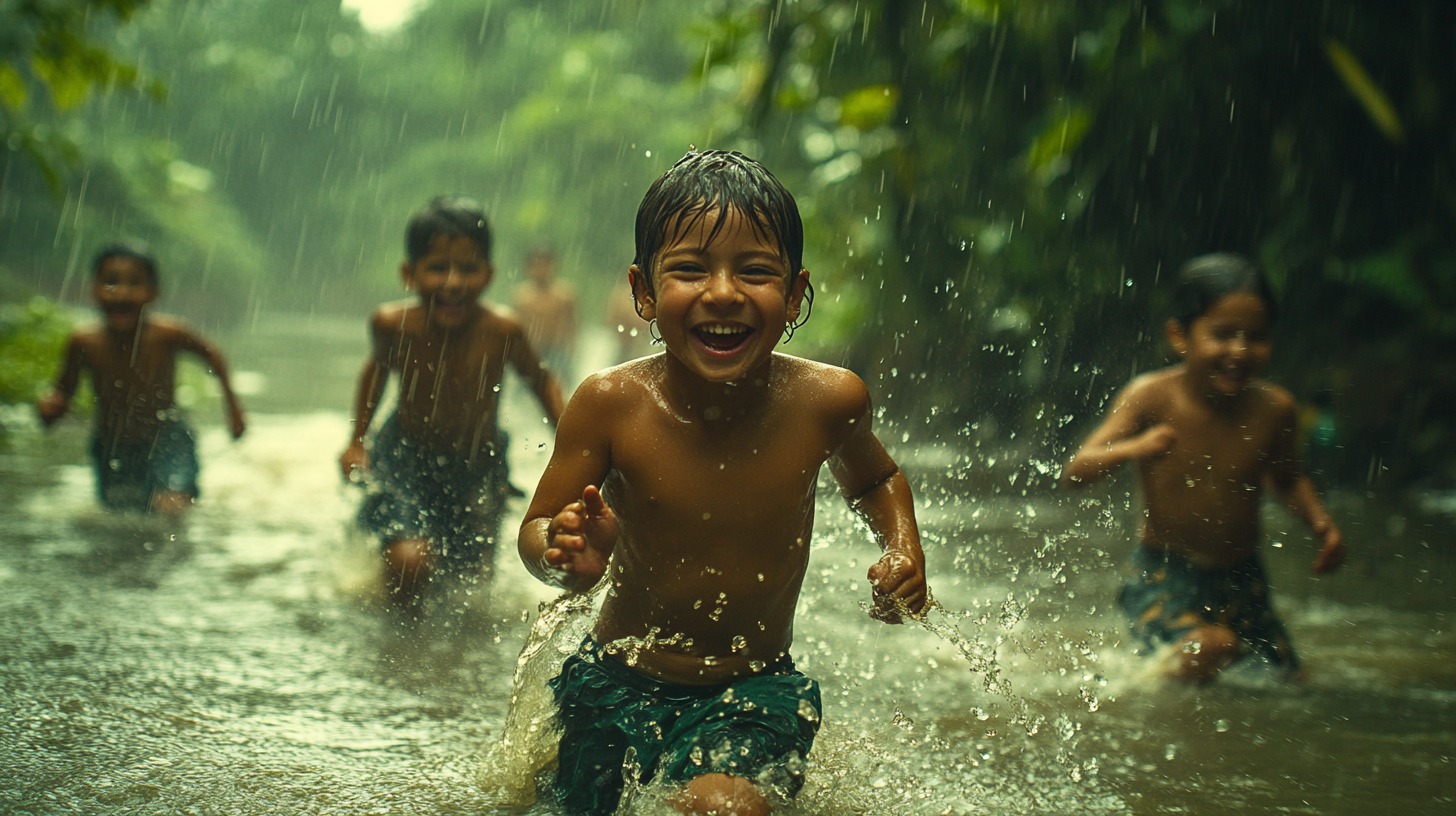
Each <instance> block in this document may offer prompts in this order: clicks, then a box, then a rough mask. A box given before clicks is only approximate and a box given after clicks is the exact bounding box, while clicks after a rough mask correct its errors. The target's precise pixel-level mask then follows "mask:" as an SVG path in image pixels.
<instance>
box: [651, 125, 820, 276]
mask: <svg viewBox="0 0 1456 816" xmlns="http://www.w3.org/2000/svg"><path fill="white" fill-rule="evenodd" d="M715 209H716V210H717V211H718V212H717V216H716V219H717V220H715V221H714V223H713V225H712V228H711V230H710V231H709V233H708V240H710V241H711V240H712V239H713V238H714V237H715V236H717V234H718V233H719V232H720V231H721V230H722V229H723V225H724V224H725V223H727V220H728V215H729V213H730V211H734V210H736V211H738V212H740V213H742V214H743V215H745V216H748V218H749V221H750V222H751V223H752V224H753V228H754V229H755V230H756V231H757V232H758V234H759V236H760V237H765V238H768V239H770V240H772V241H773V242H774V243H775V244H777V245H778V247H779V251H780V252H781V253H782V255H783V257H784V259H785V260H787V261H788V263H789V269H790V271H791V273H793V274H797V273H798V271H799V270H800V269H802V268H803V267H804V222H803V221H802V220H800V218H799V205H798V203H796V202H795V201H794V197H793V195H791V194H790V193H789V191H788V190H787V189H785V187H784V185H783V184H781V183H780V182H779V180H778V179H776V178H774V176H773V174H772V173H770V172H769V171H768V169H767V168H765V167H764V166H763V165H762V164H759V163H758V162H757V161H755V160H753V159H751V158H749V157H747V156H745V155H743V154H742V153H739V152H736V151H732V150H703V151H697V150H690V151H688V153H687V154H686V155H684V156H683V157H682V158H681V159H678V160H677V163H676V164H674V165H673V166H672V167H671V168H670V169H669V170H668V171H667V172H666V173H663V174H662V175H661V176H660V177H658V179H657V180H656V181H654V182H652V186H650V187H648V188H647V193H646V194H645V195H644V196H643V197H642V204H641V205H640V206H639V207H638V208H637V231H636V237H637V254H636V257H635V258H634V259H633V260H632V263H633V264H635V265H636V266H637V268H638V269H641V270H642V277H643V279H644V280H643V283H644V284H646V286H647V291H648V292H651V291H652V287H653V280H652V273H653V265H654V264H655V263H656V261H657V253H658V252H659V251H660V250H661V249H662V245H663V243H665V242H666V241H667V239H668V237H669V236H674V235H678V234H681V232H682V231H683V230H685V229H688V228H690V227H692V226H694V225H695V224H696V223H697V222H698V221H699V220H700V219H702V218H703V217H704V216H706V215H707V214H708V213H709V212H710V211H712V210H715Z"/></svg>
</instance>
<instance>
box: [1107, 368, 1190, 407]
mask: <svg viewBox="0 0 1456 816" xmlns="http://www.w3.org/2000/svg"><path fill="white" fill-rule="evenodd" d="M1181 374H1182V371H1181V369H1180V368H1179V367H1178V366H1169V367H1167V368H1160V369H1157V370H1156V371H1148V372H1145V373H1143V374H1139V375H1137V376H1135V377H1133V378H1132V379H1131V380H1128V383H1127V385H1125V386H1123V389H1122V393H1123V394H1124V395H1125V396H1126V397H1127V398H1128V399H1130V400H1136V401H1139V402H1143V401H1156V400H1164V399H1167V398H1168V397H1170V396H1172V394H1173V392H1174V390H1175V389H1176V388H1177V387H1178V382H1179V377H1180V375H1181Z"/></svg>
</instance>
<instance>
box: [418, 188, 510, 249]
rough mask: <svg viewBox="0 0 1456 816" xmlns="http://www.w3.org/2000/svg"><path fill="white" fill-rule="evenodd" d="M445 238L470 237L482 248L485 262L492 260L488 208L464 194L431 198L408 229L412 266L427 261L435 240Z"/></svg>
mask: <svg viewBox="0 0 1456 816" xmlns="http://www.w3.org/2000/svg"><path fill="white" fill-rule="evenodd" d="M442 235H443V236H446V237H449V238H453V237H456V236H464V237H466V238H469V239H470V240H472V241H474V242H475V243H476V245H477V246H479V247H480V253H481V255H483V256H485V260H487V261H489V260H490V224H489V223H487V222H486V220H485V208H484V207H481V206H480V202H478V201H476V200H475V199H473V198H470V197H469V196H462V195H442V196H436V197H435V198H432V199H430V203H428V204H426V205H425V206H424V207H423V208H421V209H420V210H419V211H418V212H416V213H415V214H414V215H413V216H411V217H410V220H409V224H408V225H406V226H405V230H404V252H405V258H406V259H407V260H409V261H410V262H411V263H413V262H415V261H418V260H419V259H420V258H423V257H424V256H425V255H426V254H428V253H429V251H430V246H431V245H432V244H433V243H434V242H435V239H436V238H439V237H440V236H442Z"/></svg>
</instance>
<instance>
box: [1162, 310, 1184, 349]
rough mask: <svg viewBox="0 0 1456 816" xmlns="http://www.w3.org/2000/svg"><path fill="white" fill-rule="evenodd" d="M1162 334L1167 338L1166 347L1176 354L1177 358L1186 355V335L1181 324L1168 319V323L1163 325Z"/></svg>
mask: <svg viewBox="0 0 1456 816" xmlns="http://www.w3.org/2000/svg"><path fill="white" fill-rule="evenodd" d="M1163 334H1164V335H1166V336H1167V338H1168V345H1170V346H1172V347H1173V350H1174V351H1176V352H1178V356H1179V357H1182V356H1184V355H1186V354H1187V353H1188V333H1187V332H1186V331H1184V330H1183V324H1182V323H1179V322H1178V321H1176V320H1173V319H1172V318H1169V319H1168V322H1167V323H1164V324H1163Z"/></svg>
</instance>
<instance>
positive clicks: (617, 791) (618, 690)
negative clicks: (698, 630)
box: [549, 638, 823, 814]
mask: <svg viewBox="0 0 1456 816" xmlns="http://www.w3.org/2000/svg"><path fill="white" fill-rule="evenodd" d="M549 685H550V687H551V691H552V693H553V694H554V695H555V698H556V710H557V721H558V723H559V725H560V726H561V729H562V736H561V746H560V750H559V751H558V754H557V757H558V765H557V770H556V782H555V785H554V788H555V792H556V796H557V799H558V800H559V801H560V802H561V804H562V806H564V807H565V808H566V811H567V812H568V813H572V814H607V813H612V812H613V811H615V810H616V808H617V803H618V801H617V800H618V799H619V798H620V797H621V795H622V789H623V787H624V781H623V774H624V771H623V765H624V764H627V765H629V766H630V767H629V769H628V771H626V772H627V773H631V774H633V775H634V777H635V779H636V780H637V781H638V782H644V783H645V782H647V781H650V780H651V779H653V778H655V777H657V776H659V775H661V776H662V777H663V778H664V779H668V780H673V781H686V780H688V779H692V778H693V777H695V776H700V775H702V774H707V773H725V774H732V775H733V776H739V777H743V778H746V779H748V780H750V781H752V782H753V783H754V784H756V785H758V786H759V787H760V788H763V789H770V788H772V789H776V790H777V791H778V792H780V793H781V794H783V795H785V796H792V795H794V794H796V793H798V791H799V789H800V788H802V787H803V785H804V765H805V758H806V757H807V756H808V754H809V749H810V748H811V747H812V746H813V745H814V736H815V734H817V733H818V731H819V712H820V711H821V710H822V708H823V707H822V704H821V702H820V699H819V684H818V683H816V682H815V681H813V680H811V679H809V678H808V677H805V676H804V675H803V674H801V673H800V672H799V671H797V670H796V669H795V668H794V662H793V661H792V660H791V659H789V658H787V657H786V658H784V659H783V660H782V661H780V662H779V663H777V664H775V665H772V666H769V667H768V668H767V669H766V670H765V671H764V672H763V673H762V674H755V675H753V676H751V677H744V678H740V679H738V680H734V681H733V682H731V683H726V684H723V685H717V686H683V685H677V684H673V683H666V682H663V681H661V680H656V679H653V678H651V677H648V676H646V675H643V674H640V673H638V672H636V671H634V670H633V669H632V668H631V667H629V666H627V664H626V663H625V662H623V660H622V658H620V657H618V656H615V655H609V654H605V653H604V652H603V650H602V649H601V647H600V646H598V644H597V643H596V641H594V640H593V639H591V638H587V639H586V640H585V641H583V643H582V645H581V648H580V649H579V650H578V651H577V653H576V654H575V655H573V656H571V657H569V658H567V659H566V662H565V663H564V664H562V666H561V673H560V674H559V675H557V676H556V677H554V678H552V679H551V680H550V681H549Z"/></svg>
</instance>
